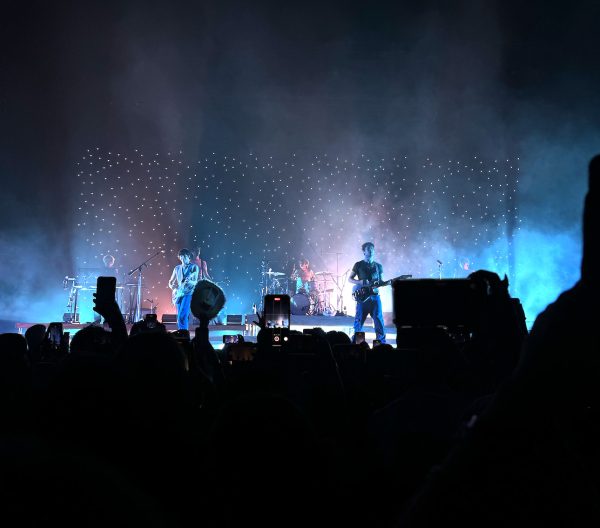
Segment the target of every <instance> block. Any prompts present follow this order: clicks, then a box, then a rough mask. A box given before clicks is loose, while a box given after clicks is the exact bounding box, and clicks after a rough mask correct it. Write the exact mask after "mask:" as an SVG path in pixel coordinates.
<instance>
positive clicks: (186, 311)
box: [169, 248, 200, 330]
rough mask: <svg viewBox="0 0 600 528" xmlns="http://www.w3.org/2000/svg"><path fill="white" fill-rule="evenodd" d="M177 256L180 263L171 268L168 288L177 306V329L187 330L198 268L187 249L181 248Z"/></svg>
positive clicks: (192, 255)
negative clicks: (171, 291)
mask: <svg viewBox="0 0 600 528" xmlns="http://www.w3.org/2000/svg"><path fill="white" fill-rule="evenodd" d="M177 257H178V258H179V260H180V261H181V264H178V265H177V266H175V268H174V269H173V273H171V278H170V279H169V288H171V290H173V304H174V305H175V308H177V329H178V330H187V329H188V319H189V315H190V303H191V302H192V293H193V292H194V287H195V286H196V284H197V282H198V274H199V272H200V269H199V268H198V266H197V265H196V264H194V263H192V258H194V254H193V253H192V252H191V251H190V250H189V249H185V248H184V249H181V250H180V251H179V253H178V254H177Z"/></svg>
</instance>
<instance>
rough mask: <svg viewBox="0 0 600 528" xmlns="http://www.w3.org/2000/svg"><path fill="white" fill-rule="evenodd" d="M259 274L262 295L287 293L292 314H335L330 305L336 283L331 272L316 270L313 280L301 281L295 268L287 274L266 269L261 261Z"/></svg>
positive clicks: (333, 308)
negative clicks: (261, 266)
mask: <svg viewBox="0 0 600 528" xmlns="http://www.w3.org/2000/svg"><path fill="white" fill-rule="evenodd" d="M261 275H262V282H261V295H262V297H263V298H264V296H265V295H268V294H282V295H289V296H290V298H291V303H290V308H291V312H292V315H335V314H336V309H335V307H334V306H333V305H332V298H333V293H334V291H335V285H336V281H335V277H334V274H333V273H330V272H328V271H318V272H316V273H315V274H314V279H313V280H309V281H304V282H303V281H302V279H301V277H300V275H299V274H298V273H297V270H294V271H293V272H292V273H291V275H289V276H287V275H286V273H284V272H282V271H274V270H272V269H271V268H268V269H267V268H266V266H265V265H264V263H263V269H262V272H261Z"/></svg>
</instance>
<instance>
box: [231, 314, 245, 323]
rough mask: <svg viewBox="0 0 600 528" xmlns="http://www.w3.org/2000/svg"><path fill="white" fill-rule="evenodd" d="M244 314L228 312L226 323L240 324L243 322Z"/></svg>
mask: <svg viewBox="0 0 600 528" xmlns="http://www.w3.org/2000/svg"><path fill="white" fill-rule="evenodd" d="M243 318H244V316H243V315H241V314H240V315H233V314H231V315H230V314H228V315H227V324H228V325H241V324H244V323H243V322H242V321H243Z"/></svg>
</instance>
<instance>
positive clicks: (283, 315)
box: [263, 294, 291, 346]
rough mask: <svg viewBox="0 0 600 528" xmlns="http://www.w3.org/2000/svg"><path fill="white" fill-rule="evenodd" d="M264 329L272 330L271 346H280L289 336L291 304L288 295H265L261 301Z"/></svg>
mask: <svg viewBox="0 0 600 528" xmlns="http://www.w3.org/2000/svg"><path fill="white" fill-rule="evenodd" d="M263 306H264V307H265V308H264V312H263V316H264V320H265V328H268V329H271V330H272V338H271V344H272V345H273V346H281V345H283V343H285V342H287V341H288V339H289V335H290V315H291V311H290V309H291V303H290V296H289V295H283V294H281V295H279V294H275V295H273V294H271V295H265V297H264V300H263Z"/></svg>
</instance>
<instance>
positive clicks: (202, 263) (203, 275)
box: [194, 248, 213, 281]
mask: <svg viewBox="0 0 600 528" xmlns="http://www.w3.org/2000/svg"><path fill="white" fill-rule="evenodd" d="M201 249H202V248H197V249H196V257H195V258H194V264H196V266H198V269H199V276H198V280H203V279H208V280H210V281H211V280H213V279H212V277H211V276H210V275H209V273H208V265H207V263H206V260H203V259H202V258H200V252H201Z"/></svg>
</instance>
